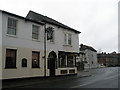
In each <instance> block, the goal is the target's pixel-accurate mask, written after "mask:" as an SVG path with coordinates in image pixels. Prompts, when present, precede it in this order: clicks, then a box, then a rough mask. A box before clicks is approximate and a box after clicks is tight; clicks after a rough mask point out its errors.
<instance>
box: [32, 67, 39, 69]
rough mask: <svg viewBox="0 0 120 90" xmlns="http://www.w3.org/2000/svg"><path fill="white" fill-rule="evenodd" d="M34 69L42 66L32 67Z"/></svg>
mask: <svg viewBox="0 0 120 90" xmlns="http://www.w3.org/2000/svg"><path fill="white" fill-rule="evenodd" d="M32 68H33V69H37V68H40V67H32Z"/></svg>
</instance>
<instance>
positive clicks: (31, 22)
mask: <svg viewBox="0 0 120 90" xmlns="http://www.w3.org/2000/svg"><path fill="white" fill-rule="evenodd" d="M79 33H80V32H79V31H77V30H74V29H72V28H70V27H68V26H66V25H64V24H61V23H60V22H58V21H56V20H53V19H51V18H49V17H46V16H43V15H40V14H38V13H35V12H33V11H30V12H29V13H28V15H27V17H21V16H19V15H15V14H12V13H9V12H6V11H2V10H0V51H1V53H0V63H1V64H0V66H2V69H1V72H2V77H1V79H12V78H24V77H25V78H26V77H43V76H57V75H69V74H77V69H76V57H77V56H78V55H79Z"/></svg>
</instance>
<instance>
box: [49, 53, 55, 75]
mask: <svg viewBox="0 0 120 90" xmlns="http://www.w3.org/2000/svg"><path fill="white" fill-rule="evenodd" d="M56 58H57V56H56V53H55V52H54V51H52V52H50V53H49V56H48V69H49V70H50V77H54V76H55V61H56Z"/></svg>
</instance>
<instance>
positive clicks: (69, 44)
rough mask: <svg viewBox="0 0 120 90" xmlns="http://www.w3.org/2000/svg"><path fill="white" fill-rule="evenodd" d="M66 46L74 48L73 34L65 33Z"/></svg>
mask: <svg viewBox="0 0 120 90" xmlns="http://www.w3.org/2000/svg"><path fill="white" fill-rule="evenodd" d="M69 41H70V43H69ZM64 45H67V46H72V34H71V33H64Z"/></svg>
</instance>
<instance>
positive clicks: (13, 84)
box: [2, 70, 91, 89]
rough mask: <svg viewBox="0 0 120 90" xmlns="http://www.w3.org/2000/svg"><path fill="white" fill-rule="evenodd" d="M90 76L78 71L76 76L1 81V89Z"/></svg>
mask: <svg viewBox="0 0 120 90" xmlns="http://www.w3.org/2000/svg"><path fill="white" fill-rule="evenodd" d="M88 76H91V73H90V71H84V70H80V71H78V73H77V75H69V76H58V77H47V78H45V77H43V78H40V77H38V78H24V79H9V80H3V81H2V88H3V89H4V88H17V87H21V86H26V85H34V84H39V83H43V82H50V81H51V80H52V81H56V80H68V79H77V78H82V77H88Z"/></svg>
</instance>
